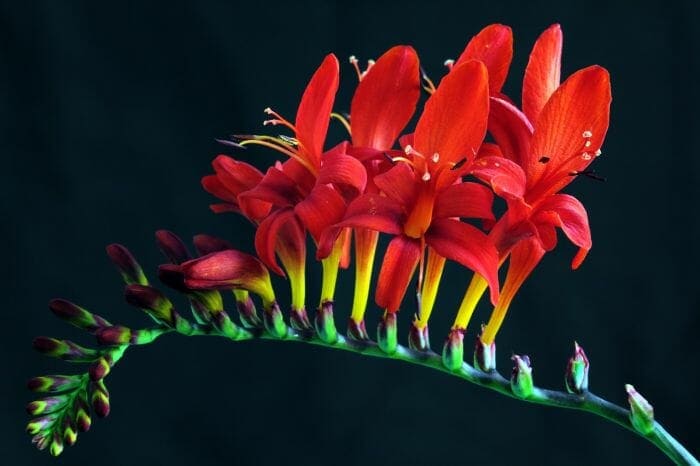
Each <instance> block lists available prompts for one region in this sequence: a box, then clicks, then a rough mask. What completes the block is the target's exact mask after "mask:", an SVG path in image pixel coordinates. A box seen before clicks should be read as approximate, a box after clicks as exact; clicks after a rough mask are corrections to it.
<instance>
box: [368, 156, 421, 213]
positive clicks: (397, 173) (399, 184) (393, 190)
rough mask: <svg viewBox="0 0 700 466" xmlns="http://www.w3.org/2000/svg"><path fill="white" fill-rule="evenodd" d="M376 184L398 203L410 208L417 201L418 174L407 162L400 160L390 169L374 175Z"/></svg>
mask: <svg viewBox="0 0 700 466" xmlns="http://www.w3.org/2000/svg"><path fill="white" fill-rule="evenodd" d="M374 184H375V185H377V187H378V188H379V189H380V190H381V191H382V192H383V193H384V194H386V195H387V197H388V198H389V199H391V200H393V201H394V202H397V203H398V204H400V205H402V206H405V208H406V209H409V208H410V206H412V205H413V203H414V202H415V201H416V196H417V192H418V189H417V184H418V181H417V180H416V174H415V173H414V171H413V169H412V168H411V167H410V166H408V165H407V164H405V163H402V162H399V163H397V164H396V165H394V166H393V167H392V168H391V169H390V170H388V171H387V172H385V173H382V174H381V175H377V176H375V177H374Z"/></svg>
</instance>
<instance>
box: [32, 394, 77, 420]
mask: <svg viewBox="0 0 700 466" xmlns="http://www.w3.org/2000/svg"><path fill="white" fill-rule="evenodd" d="M66 403H68V396H66V395H57V396H49V397H46V398H42V399H41V400H36V401H32V402H31V403H29V404H28V405H27V413H28V414H29V415H30V416H38V415H40V414H51V413H53V412H55V411H58V410H61V409H63V407H65V406H66Z"/></svg>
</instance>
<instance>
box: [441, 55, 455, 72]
mask: <svg viewBox="0 0 700 466" xmlns="http://www.w3.org/2000/svg"><path fill="white" fill-rule="evenodd" d="M443 65H445V66H446V67H447V69H448V70H450V71H452V68H453V67H454V66H455V61H454V60H453V59H451V58H449V59H447V60H445V63H443Z"/></svg>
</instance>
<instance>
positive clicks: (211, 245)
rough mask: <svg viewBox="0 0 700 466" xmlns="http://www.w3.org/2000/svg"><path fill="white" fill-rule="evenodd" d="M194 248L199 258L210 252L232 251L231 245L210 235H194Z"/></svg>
mask: <svg viewBox="0 0 700 466" xmlns="http://www.w3.org/2000/svg"><path fill="white" fill-rule="evenodd" d="M193 242H194V248H195V249H196V250H197V253H198V254H199V255H200V256H206V255H207V254H211V253H212V252H219V251H225V250H227V249H234V247H233V245H232V244H231V243H229V242H228V241H226V240H225V239H221V238H217V237H216V236H211V235H204V234H200V235H195V237H194V238H193Z"/></svg>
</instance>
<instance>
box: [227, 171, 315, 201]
mask: <svg viewBox="0 0 700 466" xmlns="http://www.w3.org/2000/svg"><path fill="white" fill-rule="evenodd" d="M301 198H302V193H301V192H300V191H299V184H298V183H297V182H296V181H294V180H293V179H292V178H290V177H289V176H287V174H285V173H284V172H283V171H282V170H280V169H278V168H275V167H270V168H268V169H267V172H266V173H265V176H264V177H263V179H262V181H261V182H260V183H259V184H258V185H257V186H255V187H254V188H253V189H251V190H249V191H245V192H243V193H241V194H240V196H239V199H240V200H241V202H243V201H244V200H245V201H249V200H252V199H258V200H261V201H265V202H269V203H271V204H272V205H275V206H278V207H288V206H292V205H294V204H295V203H297V202H299V200H300V199H301Z"/></svg>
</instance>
